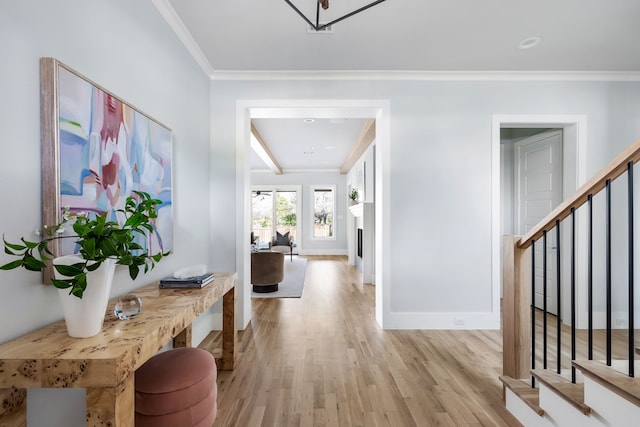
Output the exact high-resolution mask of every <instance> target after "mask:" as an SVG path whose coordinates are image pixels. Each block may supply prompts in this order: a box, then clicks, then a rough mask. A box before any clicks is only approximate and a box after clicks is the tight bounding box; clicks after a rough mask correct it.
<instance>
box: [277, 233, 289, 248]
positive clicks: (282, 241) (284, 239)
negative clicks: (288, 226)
mask: <svg viewBox="0 0 640 427" xmlns="http://www.w3.org/2000/svg"><path fill="white" fill-rule="evenodd" d="M276 246H289V232H288V231H287V232H286V233H284V234H280V233H279V232H277V231H276Z"/></svg>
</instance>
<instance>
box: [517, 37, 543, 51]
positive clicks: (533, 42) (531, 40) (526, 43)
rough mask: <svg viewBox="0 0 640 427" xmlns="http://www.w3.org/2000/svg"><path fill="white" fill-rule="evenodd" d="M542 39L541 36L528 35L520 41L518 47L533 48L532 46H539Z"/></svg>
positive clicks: (523, 48)
mask: <svg viewBox="0 0 640 427" xmlns="http://www.w3.org/2000/svg"><path fill="white" fill-rule="evenodd" d="M541 41H542V39H541V38H540V37H527V38H526V39H524V40H522V41H521V42H520V43H518V49H522V50H525V49H531V48H532V47H534V46H537V45H538V44H539V43H540V42H541Z"/></svg>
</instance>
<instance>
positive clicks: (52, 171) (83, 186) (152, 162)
mask: <svg viewBox="0 0 640 427" xmlns="http://www.w3.org/2000/svg"><path fill="white" fill-rule="evenodd" d="M40 72H41V140H42V161H43V170H42V173H43V175H42V191H43V196H42V206H43V223H44V224H48V225H51V224H56V223H58V222H59V221H60V219H61V215H62V211H63V209H65V208H68V210H69V212H71V214H72V215H73V214H77V213H80V212H82V213H84V214H88V215H91V214H102V213H104V212H107V213H108V216H109V219H111V220H114V221H118V220H119V218H118V216H117V215H116V211H117V210H118V209H122V208H123V207H124V203H125V200H126V198H127V197H128V196H130V195H131V194H132V192H133V191H144V192H147V193H149V194H151V196H153V197H154V198H157V199H160V200H161V201H162V203H161V204H160V205H159V208H158V218H157V219H156V220H155V223H154V232H153V233H151V235H150V237H149V239H147V241H145V242H139V243H141V244H142V245H143V246H144V247H146V248H148V249H149V250H150V251H151V253H157V252H168V251H170V250H171V249H172V247H173V208H172V178H171V177H172V169H171V164H172V162H171V156H172V154H171V129H169V128H167V127H166V126H164V125H162V124H161V123H159V122H158V121H156V120H154V119H152V118H151V117H149V116H147V115H145V114H144V113H142V112H140V111H139V110H137V109H136V108H134V107H132V106H131V105H129V104H128V103H126V102H124V101H123V100H122V99H120V98H118V97H117V96H115V95H113V94H112V93H110V92H109V91H107V90H105V89H104V88H102V87H100V86H98V85H97V84H95V83H93V82H92V81H90V80H89V79H87V78H86V77H83V76H82V75H80V74H79V73H77V72H76V71H74V70H72V69H71V68H69V67H67V66H66V65H64V64H62V63H61V62H60V61H58V60H56V59H54V58H41V60H40ZM63 240H65V241H70V242H71V243H70V244H67V243H65V245H64V246H58V247H56V248H53V249H54V253H55V255H56V256H58V255H64V254H69V253H73V252H74V251H75V248H74V244H73V239H63ZM45 283H46V282H45Z"/></svg>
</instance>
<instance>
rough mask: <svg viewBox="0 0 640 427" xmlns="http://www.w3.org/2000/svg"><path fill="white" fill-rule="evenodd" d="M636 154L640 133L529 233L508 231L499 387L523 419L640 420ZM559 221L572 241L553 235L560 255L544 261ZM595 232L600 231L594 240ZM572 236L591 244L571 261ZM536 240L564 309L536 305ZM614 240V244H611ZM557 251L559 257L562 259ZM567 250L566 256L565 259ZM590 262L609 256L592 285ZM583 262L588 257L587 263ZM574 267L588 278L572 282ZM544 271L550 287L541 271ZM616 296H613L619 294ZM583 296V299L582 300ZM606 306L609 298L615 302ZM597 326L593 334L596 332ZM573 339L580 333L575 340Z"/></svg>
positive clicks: (575, 422)
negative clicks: (579, 222)
mask: <svg viewBox="0 0 640 427" xmlns="http://www.w3.org/2000/svg"><path fill="white" fill-rule="evenodd" d="M638 161H640V140H639V141H636V142H635V143H634V144H632V145H631V146H629V147H628V148H627V149H626V150H625V151H623V152H622V153H621V154H620V155H619V156H618V157H616V159H614V160H613V161H612V162H611V163H610V164H609V165H607V167H605V168H604V169H603V170H602V171H600V172H599V173H598V174H596V175H595V176H594V177H593V178H592V179H591V180H589V181H588V182H587V183H586V184H585V185H584V186H583V187H581V188H580V189H579V190H578V191H577V192H576V194H574V195H573V196H572V197H570V198H568V199H567V200H565V201H564V202H563V203H562V204H561V205H560V206H558V207H557V208H556V209H555V210H554V211H552V212H551V213H550V214H549V215H547V216H546V217H545V218H544V219H543V220H542V221H541V222H540V223H539V224H538V225H536V226H535V227H534V228H532V230H531V231H530V232H529V233H527V235H525V236H522V237H520V236H505V239H504V245H503V247H504V253H503V375H502V376H501V377H500V380H501V381H502V383H503V386H504V401H505V405H506V407H507V409H508V410H509V411H510V412H511V413H512V414H513V415H514V416H515V417H516V418H517V419H518V420H519V421H520V422H521V423H522V424H523V425H524V426H526V427H538V426H540V427H543V426H544V427H546V426H567V427H574V426H579V427H590V426H616V427H617V426H621V427H625V426H640V378H636V377H635V375H636V374H635V372H637V368H638V367H640V362H636V360H635V359H636V357H637V354H636V353H638V354H640V350H638V349H637V348H636V347H635V346H636V343H635V328H634V325H636V324H637V323H638V322H636V321H635V317H636V308H635V306H634V303H635V300H636V297H635V296H634V295H635V294H636V293H637V292H638V291H639V290H640V289H638V290H636V288H637V287H638V286H637V285H636V281H637V282H638V283H640V280H636V277H635V270H636V264H637V262H638V261H637V259H636V258H637V257H636V256H635V255H634V254H635V249H634V247H635V240H636V237H635V233H634V224H635V223H636V222H639V221H640V218H638V217H637V216H636V215H635V214H634V194H635V190H634V178H633V169H634V166H635V164H636V163H637V162H638ZM624 176H626V177H627V180H626V183H625V182H624V180H620V183H618V184H616V185H615V186H614V185H612V182H613V181H615V180H616V179H617V178H620V177H624ZM622 187H625V188H623V189H624V190H625V191H624V192H623V193H626V195H624V194H623V195H620V192H619V190H620V188H622ZM614 188H615V191H618V193H617V194H616V193H614ZM599 193H602V194H599ZM612 194H614V197H618V199H617V200H615V201H614V203H612V202H611V200H612ZM596 195H597V196H598V199H599V201H603V200H604V201H605V202H603V204H604V209H603V211H604V212H603V213H602V214H600V217H598V215H593V199H594V196H596ZM624 197H626V199H624V200H623V202H622V203H621V202H620V199H621V198H624ZM620 206H622V213H620V211H617V212H616V215H615V216H614V215H613V214H612V212H613V211H614V210H615V209H617V208H619V207H620ZM580 209H581V210H582V214H583V217H588V227H586V228H587V229H588V233H585V234H586V237H585V236H584V235H582V236H580V231H577V229H576V217H577V215H579V214H577V212H578V210H580ZM594 217H598V220H602V218H604V221H601V222H602V223H598V222H597V221H594V219H593V218H594ZM614 217H615V222H614V221H613V218H614ZM625 221H626V222H625ZM612 224H613V225H612ZM621 224H622V225H621ZM598 227H600V228H599V229H598ZM612 228H613V232H612ZM594 229H596V232H595V233H594V231H593V230H594ZM561 230H562V233H564V235H565V236H567V235H570V239H569V238H566V239H564V241H566V240H570V244H569V245H568V246H570V248H567V247H566V246H565V247H564V248H562V249H561V248H560V245H559V244H558V250H557V254H558V255H557V259H555V260H551V261H549V260H548V258H547V257H548V255H547V253H546V239H547V234H551V233H556V241H557V242H560V241H561V239H560V233H561ZM620 230H622V232H621V231H620ZM598 233H599V234H598ZM594 235H597V237H596V238H595V239H594V237H593V236H594ZM576 236H580V237H579V238H576ZM614 236H616V237H614ZM616 239H617V240H616ZM594 240H595V241H596V242H597V243H596V247H597V249H598V250H600V251H601V253H602V254H601V255H602V256H601V259H597V260H595V261H594V259H593V256H592V254H593V252H594V251H593V247H594V243H593V242H594ZM578 242H580V243H582V244H585V242H586V245H587V246H588V248H583V249H584V252H583V253H588V263H581V264H578V263H577V262H576V253H578V252H579V251H578V250H577V249H576V246H577V245H578ZM536 243H537V244H538V245H540V244H541V245H542V246H541V247H542V248H543V249H542V250H543V251H544V252H543V255H542V256H541V257H540V258H541V259H542V260H543V265H542V269H543V271H546V270H547V269H549V266H548V265H547V264H548V263H555V264H554V266H555V267H556V272H557V279H558V280H557V282H558V288H557V290H556V289H554V290H553V291H554V292H557V295H569V294H570V295H571V297H570V309H566V306H569V303H567V304H565V307H563V306H562V305H561V302H560V298H558V302H557V306H556V307H549V308H547V306H546V303H545V305H544V307H543V308H542V309H540V308H534V307H533V306H532V304H531V301H533V300H534V297H535V291H534V289H535V286H534V282H536V284H537V285H538V286H540V283H538V282H537V281H536V275H535V273H534V272H535V270H536V268H538V269H539V268H540V267H541V265H540V264H536V262H539V260H538V261H536V257H535V256H533V255H532V253H534V251H533V248H534V247H535V245H536ZM621 243H622V244H623V246H626V250H625V251H624V253H621V251H620V250H619V249H617V248H619V246H620V244H621ZM598 245H600V246H598ZM616 245H618V246H616ZM605 248H606V249H605ZM612 248H616V249H614V250H613V251H612ZM616 250H617V252H615V251H616ZM612 252H615V257H616V258H617V259H616V261H619V260H620V258H625V260H626V263H627V265H628V266H627V267H624V268H623V271H619V270H614V269H615V268H620V264H621V263H620V262H612ZM561 253H562V254H563V255H562V256H564V257H565V258H564V259H562V260H561V258H560V256H561V255H560V254H561ZM568 259H569V260H570V261H566V260H568ZM638 259H640V258H638ZM594 263H596V264H597V265H599V266H600V267H601V266H602V265H606V269H605V270H606V271H605V274H604V277H597V278H596V281H597V284H598V285H597V286H594V285H593V283H594V273H593V264H594ZM584 264H587V267H586V268H585V267H584ZM567 265H569V266H570V267H569V269H570V270H571V272H570V277H571V279H570V280H566V279H564V281H565V282H570V283H561V281H560V278H561V276H562V274H561V273H562V272H561V269H564V268H566V266H567ZM578 265H580V266H581V268H584V269H585V270H584V271H580V273H581V274H577V273H576V271H575V270H576V269H577V266H578ZM566 276H569V274H568V272H565V274H564V276H562V277H566ZM578 276H581V277H587V281H588V283H578V281H577V277H578ZM621 276H625V277H626V278H627V279H628V280H625V283H617V282H616V280H618V281H619V278H620V277H621ZM538 277H539V276H538ZM544 277H545V278H544V283H543V286H544V292H545V295H546V292H547V288H546V286H547V282H546V273H545V274H544ZM538 280H539V279H538ZM587 293H588V297H587V298H586V299H588V303H585V298H584V295H586V294H587ZM578 294H580V295H581V296H582V298H581V299H578V298H577V295H578ZM620 295H625V296H626V302H625V303H624V304H626V306H624V307H622V309H621V307H620V303H619V296H620ZM615 296H617V297H618V300H615V298H614V297H615ZM543 301H546V300H544V299H543ZM593 301H596V302H597V303H599V304H600V303H601V304H600V305H604V306H606V311H599V312H594V309H593V306H594V304H593ZM580 304H583V306H580V307H578V306H579V305H580ZM616 304H617V305H616ZM612 305H615V306H614V307H613V308H612ZM563 308H564V310H563ZM579 310H584V312H587V314H588V332H587V331H585V330H584V329H582V330H577V327H576V324H577V323H578V321H577V314H576V313H577V312H578V311H579ZM622 310H625V311H626V314H624V313H623V315H624V316H625V317H624V319H623V320H624V321H623V322H621V320H620V319H621V313H622ZM563 311H564V312H563ZM551 312H553V313H557V316H555V315H554V316H552V315H550V314H549V313H551ZM594 313H595V314H594ZM614 318H615V321H614ZM541 319H542V320H541ZM549 319H551V321H549ZM622 323H626V331H625V330H620V329H615V328H614V326H616V327H620V326H621V324H622ZM614 324H615V325H614ZM594 325H596V326H595V327H594ZM623 327H624V326H623ZM594 333H595V334H596V335H598V337H597V338H596V339H594ZM621 335H624V338H623V339H622V340H620V339H619V338H620V336H621ZM614 336H615V337H617V338H615V340H614V339H612V337H614ZM576 337H578V338H576ZM577 341H580V342H579V343H578V344H576V342H577ZM614 341H615V342H614ZM585 347H586V348H587V349H588V350H587V352H585ZM595 354H597V357H596V356H595ZM639 358H640V357H639ZM599 359H602V360H599ZM554 366H555V368H554ZM552 368H554V369H552Z"/></svg>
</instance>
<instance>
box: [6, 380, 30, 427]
mask: <svg viewBox="0 0 640 427" xmlns="http://www.w3.org/2000/svg"><path fill="white" fill-rule="evenodd" d="M0 402H2V405H1V406H0V426H3V427H26V426H27V390H25V389H23V388H7V389H2V390H0Z"/></svg>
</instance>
